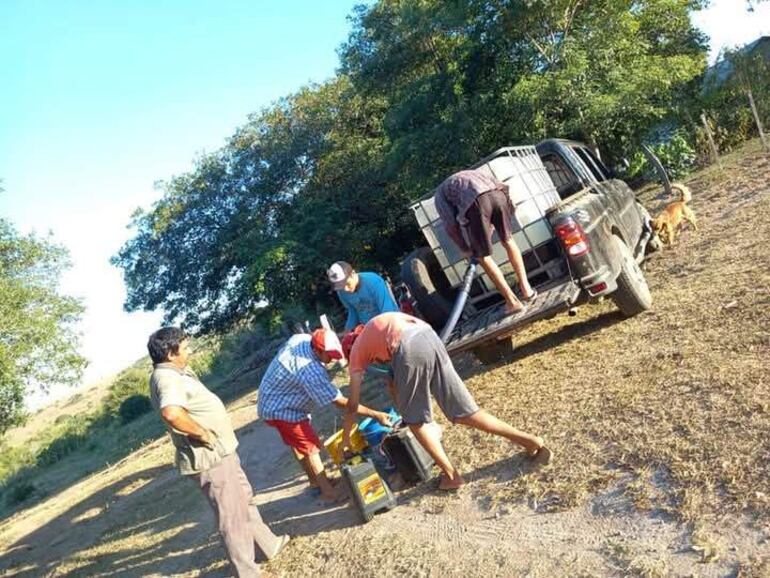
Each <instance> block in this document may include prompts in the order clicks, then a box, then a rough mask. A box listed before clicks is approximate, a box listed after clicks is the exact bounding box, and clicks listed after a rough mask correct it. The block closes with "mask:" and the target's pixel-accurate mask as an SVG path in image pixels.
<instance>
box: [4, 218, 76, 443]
mask: <svg viewBox="0 0 770 578" xmlns="http://www.w3.org/2000/svg"><path fill="white" fill-rule="evenodd" d="M66 265H67V254H66V251H65V250H64V249H63V248H61V247H58V246H56V245H54V244H52V243H51V242H49V241H47V240H45V239H39V238H37V237H35V236H34V235H28V236H23V235H20V234H19V233H18V232H17V231H16V230H15V229H14V227H13V226H12V225H11V224H10V223H9V222H8V221H6V220H3V219H0V327H2V333H0V435H2V434H3V433H5V432H6V431H7V430H8V429H9V428H10V427H13V426H14V425H17V424H18V423H20V421H21V419H22V418H23V415H24V396H25V394H26V393H27V392H28V391H29V390H30V389H31V388H36V387H40V388H47V387H48V386H49V385H51V384H60V383H63V384H74V383H76V382H77V381H78V380H79V379H80V376H81V374H82V370H83V368H84V367H85V360H84V359H83V358H82V357H80V356H79V355H78V353H77V349H76V348H77V336H76V334H75V332H74V330H73V324H74V323H75V322H76V321H77V320H78V319H79V317H80V315H81V313H82V311H83V307H82V305H81V304H80V302H79V301H77V300H76V299H73V298H71V297H66V296H62V295H60V294H59V293H58V291H57V283H58V279H59V275H60V273H61V271H62V268H63V267H65V266H66Z"/></svg>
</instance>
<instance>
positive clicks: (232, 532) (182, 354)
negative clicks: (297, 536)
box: [147, 327, 289, 578]
mask: <svg viewBox="0 0 770 578" xmlns="http://www.w3.org/2000/svg"><path fill="white" fill-rule="evenodd" d="M147 349H148V350H149V353H150V358H151V359H152V362H153V364H154V369H153V372H152V375H151V376H150V396H151V399H152V404H153V406H154V407H155V409H156V410H158V412H159V413H160V415H161V417H162V418H163V421H164V422H165V425H166V429H167V430H168V432H169V434H170V436H171V441H172V442H173V443H174V446H175V447H176V464H177V467H178V468H179V471H180V473H182V475H186V476H189V477H190V479H192V480H194V481H195V483H196V484H197V485H198V486H199V487H200V488H201V491H202V492H203V494H204V495H205V496H206V498H208V500H209V503H210V504H211V507H212V508H213V509H214V514H215V516H216V519H217V526H218V528H219V533H220V534H221V536H222V539H223V540H224V543H225V548H226V549H227V556H228V558H229V559H230V563H231V564H232V567H233V570H234V571H235V574H236V576H238V577H239V578H245V577H248V578H256V577H257V576H260V572H259V567H258V566H257V564H256V562H255V560H254V557H255V550H254V545H255V544H256V545H257V547H258V548H259V549H260V550H261V551H262V553H263V554H264V555H265V557H266V558H268V559H270V558H273V557H274V556H276V555H277V554H278V552H279V551H280V550H281V549H282V548H283V547H284V546H285V545H286V543H287V542H288V541H289V537H288V536H286V535H283V536H276V535H275V534H273V532H272V531H271V530H270V528H269V527H268V526H267V525H266V524H265V523H264V522H263V521H262V518H261V516H260V515H259V511H258V510H257V508H256V506H252V505H251V503H250V502H251V499H252V497H253V493H252V489H251V484H250V483H249V480H248V479H247V478H246V474H245V473H244V472H243V469H242V468H241V462H240V460H239V459H238V454H237V453H236V448H237V447H238V440H237V439H236V437H235V432H233V426H232V424H231V422H230V416H229V415H228V414H227V410H226V409H225V406H224V404H223V403H222V401H221V400H220V399H219V397H217V396H216V395H215V394H214V393H212V392H211V391H209V390H208V389H207V388H206V386H205V385H203V384H202V383H201V382H200V380H199V379H198V376H197V375H195V373H194V372H193V371H192V369H190V368H189V367H188V366H187V362H188V360H189V357H190V347H189V341H188V338H187V335H186V334H185V333H184V332H183V331H182V330H181V329H178V328H176V327H164V328H163V329H159V330H158V331H156V332H155V333H153V334H152V335H151V336H150V340H149V342H148V343H147ZM262 576H263V577H265V576H266V575H265V574H264V573H263V574H262Z"/></svg>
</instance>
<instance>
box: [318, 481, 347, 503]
mask: <svg viewBox="0 0 770 578" xmlns="http://www.w3.org/2000/svg"><path fill="white" fill-rule="evenodd" d="M333 488H334V489H333V491H331V492H322V493H321V501H322V502H323V503H324V504H341V503H342V502H347V500H348V497H349V496H348V491H347V488H346V487H345V486H344V485H342V484H339V483H338V484H335V485H334V486H333Z"/></svg>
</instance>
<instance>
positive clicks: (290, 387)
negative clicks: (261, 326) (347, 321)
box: [257, 329, 391, 501]
mask: <svg viewBox="0 0 770 578" xmlns="http://www.w3.org/2000/svg"><path fill="white" fill-rule="evenodd" d="M342 358H343V354H342V345H341V344H340V341H339V339H338V338H337V336H336V335H335V334H334V332H333V331H329V330H327V329H316V330H315V331H314V332H313V333H312V334H310V335H308V334H306V333H299V334H297V335H293V336H291V337H290V338H289V340H288V341H287V342H286V343H285V344H284V345H283V346H282V347H281V349H280V350H279V351H278V353H277V354H276V356H275V357H274V358H273V360H272V361H271V362H270V365H269V366H268V368H267V371H266V372H265V375H264V377H263V378H262V383H261V384H260V386H259V400H258V402H257V404H258V411H259V415H260V417H261V418H262V419H264V420H265V422H266V423H267V424H269V425H271V426H273V427H274V428H276V429H277V430H278V433H279V434H280V435H281V439H283V442H284V443H285V444H286V445H287V446H289V447H290V448H292V450H293V453H294V456H295V457H296V458H297V459H298V460H299V462H300V464H301V465H302V468H303V469H304V470H305V473H306V474H307V476H308V480H309V481H310V485H311V486H314V487H317V488H318V489H319V490H320V491H321V495H322V496H323V498H324V499H325V500H327V501H336V500H338V499H339V498H340V494H339V493H338V492H337V490H336V489H335V486H334V485H333V484H332V483H331V482H330V481H329V479H328V478H327V477H326V473H325V472H324V465H323V461H322V460H321V455H320V451H321V446H322V444H321V441H320V440H319V439H318V435H317V434H316V432H315V430H314V429H313V427H312V426H311V425H310V414H311V413H312V412H313V411H314V410H315V409H317V408H319V407H323V406H326V405H329V404H330V403H333V404H334V405H336V406H337V407H339V408H346V407H347V403H348V399H347V398H346V397H345V396H344V395H342V393H341V392H340V390H338V389H337V388H336V387H335V386H334V384H333V383H332V382H331V380H330V379H329V375H328V374H327V373H326V369H325V367H324V365H326V364H328V363H331V362H332V361H333V360H335V359H342ZM356 413H357V414H358V415H361V416H365V417H372V418H374V419H376V420H377V421H378V422H380V423H381V424H382V425H386V426H389V425H391V424H390V420H389V416H388V414H387V413H383V412H380V411H375V410H373V409H370V408H368V407H366V406H364V405H358V408H357V410H356Z"/></svg>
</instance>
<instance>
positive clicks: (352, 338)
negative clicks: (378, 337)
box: [342, 325, 365, 359]
mask: <svg viewBox="0 0 770 578" xmlns="http://www.w3.org/2000/svg"><path fill="white" fill-rule="evenodd" d="M364 327H365V326H364V325H356V326H355V327H354V328H353V330H352V331H351V332H350V333H348V334H347V335H345V337H343V338H342V352H343V353H344V354H345V357H346V358H347V359H350V352H351V351H352V350H353V344H354V343H355V342H356V339H358V336H359V335H361V333H362V332H363V330H364Z"/></svg>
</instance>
